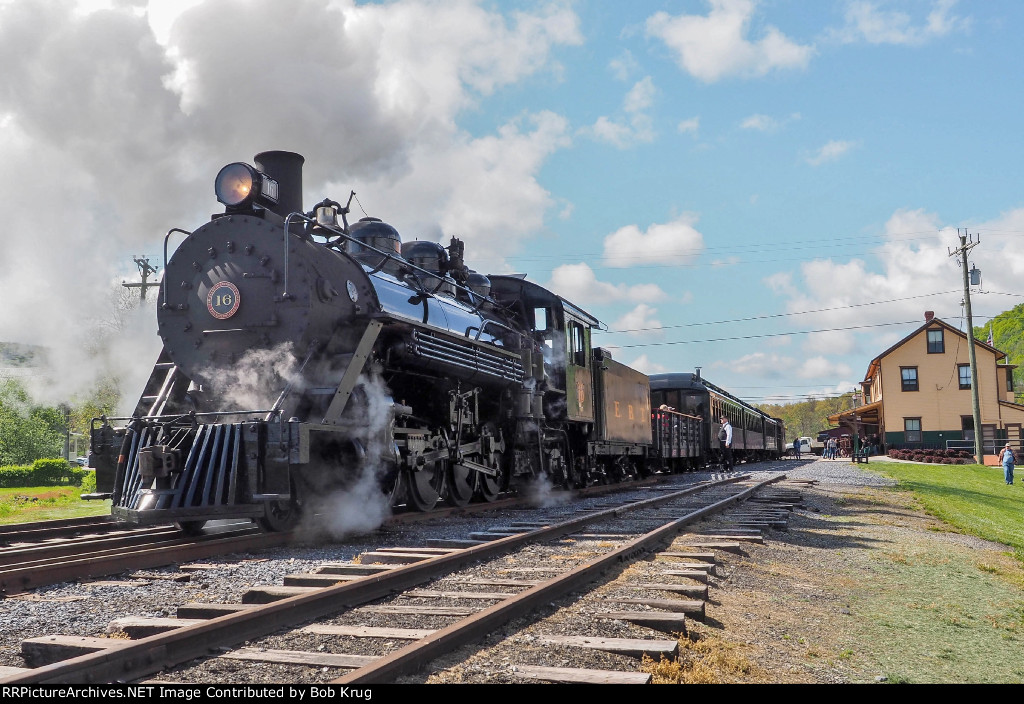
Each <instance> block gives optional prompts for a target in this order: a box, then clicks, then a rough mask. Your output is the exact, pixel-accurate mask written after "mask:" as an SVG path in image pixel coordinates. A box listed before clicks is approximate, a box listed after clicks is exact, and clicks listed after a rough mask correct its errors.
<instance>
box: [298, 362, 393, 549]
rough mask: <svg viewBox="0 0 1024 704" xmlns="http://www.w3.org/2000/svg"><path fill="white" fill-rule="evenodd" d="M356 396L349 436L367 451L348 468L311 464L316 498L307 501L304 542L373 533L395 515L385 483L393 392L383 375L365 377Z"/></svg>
mask: <svg viewBox="0 0 1024 704" xmlns="http://www.w3.org/2000/svg"><path fill="white" fill-rule="evenodd" d="M356 389H357V392H356V393H354V394H353V395H352V397H351V398H350V400H349V407H348V408H347V412H346V414H345V415H346V416H347V417H348V418H350V419H352V423H351V426H350V434H351V436H352V437H353V438H355V439H357V440H358V441H359V442H360V444H361V445H362V447H363V448H364V450H365V453H364V454H363V456H362V457H356V456H354V455H353V456H352V457H350V458H349V459H348V463H347V464H346V465H345V466H341V465H339V464H333V463H330V462H317V463H315V464H314V463H311V465H310V466H309V467H307V468H306V469H305V470H304V477H305V478H306V484H307V486H308V487H310V488H312V489H313V495H310V496H307V497H305V503H306V506H305V512H304V516H303V520H302V523H301V525H300V526H299V529H298V530H299V535H300V537H301V538H303V539H305V540H320V539H328V540H340V539H342V538H344V537H346V536H349V535H356V534H361V533H369V532H371V531H373V530H376V529H377V528H380V526H381V525H383V523H384V521H385V520H387V518H388V517H389V516H390V515H391V503H390V500H389V497H388V495H387V494H385V492H384V491H383V489H382V485H383V484H384V483H385V480H386V479H387V478H388V477H389V475H391V474H393V472H394V470H395V465H394V460H395V459H396V458H395V452H394V444H393V440H392V438H391V432H390V427H389V426H390V425H391V423H392V417H393V416H392V410H391V407H392V404H393V400H392V397H391V392H390V390H389V389H388V388H387V385H386V384H385V383H384V381H383V379H381V378H380V376H379V375H375V374H371V375H366V374H364V375H362V376H360V377H359V381H358V383H357V385H356Z"/></svg>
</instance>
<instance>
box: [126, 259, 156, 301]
mask: <svg viewBox="0 0 1024 704" xmlns="http://www.w3.org/2000/svg"><path fill="white" fill-rule="evenodd" d="M132 259H134V261H135V264H136V266H138V267H139V275H140V276H141V277H142V283H135V282H124V281H122V282H121V285H122V286H124V287H125V288H137V289H140V294H141V299H140V300H143V301H144V300H146V289H147V288H149V287H150V286H159V285H160V284H158V283H155V284H151V283H147V281H148V280H149V275H150V274H155V273H156V267H155V266H153V265H151V264H150V263H149V257H141V256H136V257H132Z"/></svg>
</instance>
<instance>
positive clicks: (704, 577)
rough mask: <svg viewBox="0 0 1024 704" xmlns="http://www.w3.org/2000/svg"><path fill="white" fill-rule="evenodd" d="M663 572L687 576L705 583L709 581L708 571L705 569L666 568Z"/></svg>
mask: <svg viewBox="0 0 1024 704" xmlns="http://www.w3.org/2000/svg"><path fill="white" fill-rule="evenodd" d="M662 574H664V575H668V576H669V577H686V578H688V579H693V580H696V581H698V582H702V583H704V584H707V583H708V573H707V572H705V571H704V570H665V571H664V572H662Z"/></svg>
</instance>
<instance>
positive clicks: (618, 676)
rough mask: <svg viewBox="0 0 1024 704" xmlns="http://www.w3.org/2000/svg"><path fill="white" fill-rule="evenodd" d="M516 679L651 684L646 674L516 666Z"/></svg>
mask: <svg viewBox="0 0 1024 704" xmlns="http://www.w3.org/2000/svg"><path fill="white" fill-rule="evenodd" d="M511 674H512V675H515V676H516V677H522V678H524V679H530V680H541V681H543V682H557V683H560V684H650V683H651V675H649V674H648V673H646V672H618V671H616V670H578V669H573V668H568V667H538V666H536V665H515V666H514V670H513V672H512V673H511Z"/></svg>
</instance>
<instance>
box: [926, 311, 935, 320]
mask: <svg viewBox="0 0 1024 704" xmlns="http://www.w3.org/2000/svg"><path fill="white" fill-rule="evenodd" d="M934 317H935V311H933V310H926V311H925V312H924V322H926V323H928V322H931V319H932V318H934Z"/></svg>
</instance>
